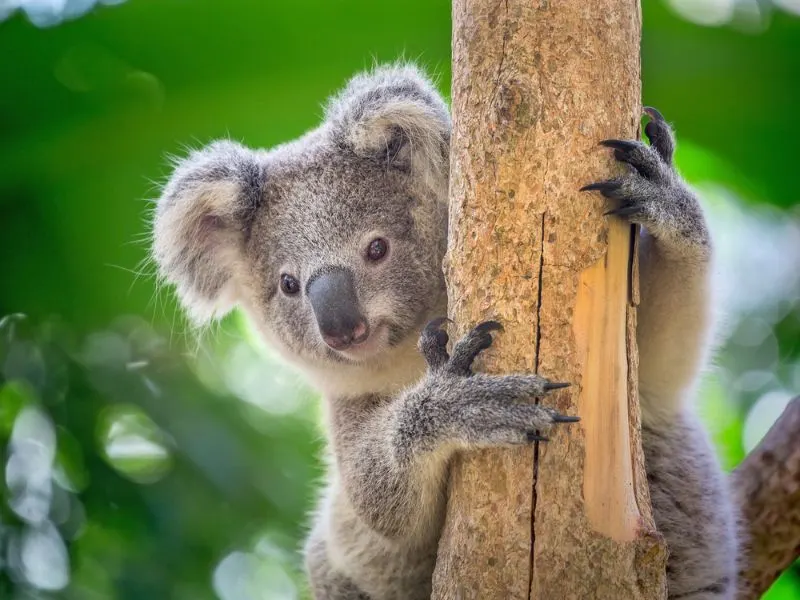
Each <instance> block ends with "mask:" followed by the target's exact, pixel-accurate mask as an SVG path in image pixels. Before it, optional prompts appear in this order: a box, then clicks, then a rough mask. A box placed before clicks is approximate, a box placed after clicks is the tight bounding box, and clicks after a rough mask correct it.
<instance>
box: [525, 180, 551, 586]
mask: <svg viewBox="0 0 800 600" xmlns="http://www.w3.org/2000/svg"><path fill="white" fill-rule="evenodd" d="M546 171H547V168H546V167H545V173H546ZM546 215H547V213H546V212H543V213H542V228H541V230H540V234H541V236H542V237H541V240H540V241H539V289H538V291H537V293H538V298H537V300H536V346H535V350H534V363H533V368H534V372H535V373H539V349H540V345H541V341H542V323H541V320H540V319H541V315H542V280H543V279H544V222H545V217H546ZM535 402H536V404H539V399H538V398H536V399H535ZM538 477H539V442H534V443H533V491H532V493H531V556H530V560H529V568H528V600H531V587H532V586H533V552H534V545H535V544H536V519H535V517H536V482H537V479H538Z"/></svg>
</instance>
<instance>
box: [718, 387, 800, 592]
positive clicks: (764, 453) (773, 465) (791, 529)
mask: <svg viewBox="0 0 800 600" xmlns="http://www.w3.org/2000/svg"><path fill="white" fill-rule="evenodd" d="M732 485H733V488H734V491H735V492H736V494H737V497H738V500H739V507H740V510H741V511H742V517H743V528H744V534H745V536H746V540H747V544H746V548H745V553H744V555H743V557H742V569H741V571H740V573H739V600H757V599H758V598H761V595H762V594H763V593H764V592H766V591H767V589H769V586H770V585H772V583H773V582H774V581H775V580H776V579H777V578H778V576H779V575H780V574H781V572H782V571H783V570H784V569H785V568H786V567H788V566H789V565H791V564H792V562H793V561H794V560H796V559H797V558H798V557H800V398H795V399H794V400H792V402H791V403H790V404H789V406H787V407H786V410H785V411H784V412H783V414H782V415H781V417H780V418H779V419H778V421H777V422H776V423H775V424H774V425H773V426H772V428H771V429H770V430H769V432H768V433H767V435H766V436H765V437H764V439H763V440H761V443H760V444H759V445H758V446H756V448H755V449H754V450H753V451H752V452H751V453H750V455H749V456H748V457H747V458H746V459H744V461H742V463H741V464H740V465H739V466H738V467H737V468H736V470H735V471H734V473H733V481H732Z"/></svg>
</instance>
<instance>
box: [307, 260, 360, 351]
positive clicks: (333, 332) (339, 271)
mask: <svg viewBox="0 0 800 600" xmlns="http://www.w3.org/2000/svg"><path fill="white" fill-rule="evenodd" d="M306 295H307V296H308V299H309V300H310V301H311V306H312V307H313V309H314V315H315V316H316V317H317V325H318V326H319V331H320V333H321V334H322V339H323V340H325V343H326V344H328V346H330V347H331V348H333V349H334V350H344V349H345V348H348V347H349V346H352V345H353V344H358V343H361V342H363V341H364V340H366V339H367V338H368V337H369V325H368V324H367V320H366V319H365V318H364V316H363V315H362V314H361V309H360V307H359V304H358V297H357V296H356V290H355V285H354V284H353V274H352V272H351V271H349V270H348V269H345V268H342V267H335V268H330V267H329V268H326V269H321V270H320V271H318V272H317V273H316V274H314V275H312V276H311V278H310V279H309V280H308V284H307V285H306Z"/></svg>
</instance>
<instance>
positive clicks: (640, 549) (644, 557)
mask: <svg viewBox="0 0 800 600" xmlns="http://www.w3.org/2000/svg"><path fill="white" fill-rule="evenodd" d="M639 34H640V12H639V5H638V1H633V0H593V1H592V2H586V0H560V1H559V2H547V1H541V2H529V1H522V0H507V1H501V2H497V1H493V2H489V1H488V0H455V1H454V3H453V87H452V94H453V137H452V142H451V143H452V151H451V188H450V207H451V208H450V237H449V248H448V255H447V259H446V261H445V263H446V265H445V270H446V274H447V280H448V293H449V302H450V316H451V317H452V318H453V319H454V320H455V322H456V323H457V324H458V326H459V327H460V329H461V331H462V332H463V331H464V330H465V329H466V328H467V327H468V326H470V325H472V324H474V323H476V322H479V321H481V320H485V319H487V318H496V319H498V320H500V321H501V322H502V323H503V324H504V325H505V332H504V333H503V334H501V335H500V336H499V337H498V342H497V343H496V346H495V347H494V348H493V349H492V350H491V351H490V352H489V353H488V356H487V357H486V359H485V360H484V362H483V367H484V368H485V369H486V370H488V371H492V372H511V371H527V372H531V371H537V372H540V373H542V374H543V375H545V376H548V377H551V378H554V379H557V380H566V381H571V382H573V384H574V385H573V387H572V388H570V389H568V390H566V391H562V392H560V393H558V394H554V395H552V396H550V397H548V398H547V399H545V400H544V401H545V402H547V403H548V404H549V405H551V406H555V407H557V408H558V409H559V410H561V411H562V412H564V413H567V414H580V415H581V416H582V417H583V421H582V422H581V424H580V425H579V426H575V425H571V426H566V427H562V428H560V429H559V430H557V431H554V432H553V433H552V436H551V437H552V440H551V441H550V442H549V443H547V444H538V445H537V447H536V448H529V449H518V450H502V451H500V450H497V451H485V452H480V453H475V454H470V455H468V456H463V457H460V458H459V459H458V460H457V461H456V463H455V464H454V465H453V469H452V473H451V481H450V492H449V493H450V496H449V503H448V513H447V521H446V526H445V530H444V534H443V537H442V541H441V544H440V549H439V558H438V562H437V567H436V571H435V574H434V595H433V597H434V598H436V599H460V600H468V599H476V600H477V599H480V600H494V599H498V600H499V599H503V600H506V599H513V600H516V599H523V600H527V599H528V598H531V597H532V598H541V599H546V600H551V599H553V598H560V599H563V598H581V599H584V598H597V599H605V598H608V599H611V598H613V599H614V600H618V599H620V598H632V599H635V598H641V599H646V600H657V599H658V598H663V597H665V591H666V584H665V562H666V550H665V547H664V544H663V540H661V539H660V538H659V536H658V535H657V534H656V533H655V529H654V527H653V520H652V515H651V511H650V506H649V496H648V492H647V486H646V478H645V476H644V470H643V458H642V453H641V439H640V436H639V431H638V423H639V414H638V410H639V408H638V399H637V398H636V397H635V393H636V385H635V381H636V368H637V359H636V350H635V337H634V332H635V303H636V299H637V298H638V296H637V295H636V294H637V293H638V292H637V290H636V286H635V282H634V285H632V286H631V282H630V279H631V269H630V265H629V260H630V255H631V247H632V244H631V228H630V227H629V226H627V225H625V224H623V223H622V222H619V221H613V222H609V221H608V220H607V219H606V218H604V217H603V216H602V212H603V203H602V201H601V200H599V199H597V198H589V197H585V196H583V195H580V194H579V193H578V191H577V190H578V188H579V187H580V186H581V185H582V184H584V183H588V182H590V181H595V180H598V179H601V178H605V177H608V176H609V175H611V174H612V173H613V171H614V169H616V168H617V167H616V166H614V165H613V161H612V160H611V158H610V157H609V156H608V154H607V152H602V151H600V150H599V149H598V148H597V146H596V143H597V141H598V140H601V139H604V138H609V137H635V136H636V134H637V129H638V123H639V118H640V111H641V106H640V84H639ZM634 279H635V277H634Z"/></svg>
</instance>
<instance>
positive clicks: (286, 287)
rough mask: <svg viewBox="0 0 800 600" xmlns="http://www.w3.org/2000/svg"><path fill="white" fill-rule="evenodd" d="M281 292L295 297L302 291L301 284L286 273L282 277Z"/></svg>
mask: <svg viewBox="0 0 800 600" xmlns="http://www.w3.org/2000/svg"><path fill="white" fill-rule="evenodd" d="M281 291H282V292H283V293H284V294H286V295H287V296H294V295H295V294H296V293H297V292H299V291H300V282H299V281H297V279H296V278H294V277H292V276H291V275H287V274H286V273H284V274H282V275H281Z"/></svg>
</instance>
